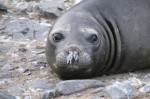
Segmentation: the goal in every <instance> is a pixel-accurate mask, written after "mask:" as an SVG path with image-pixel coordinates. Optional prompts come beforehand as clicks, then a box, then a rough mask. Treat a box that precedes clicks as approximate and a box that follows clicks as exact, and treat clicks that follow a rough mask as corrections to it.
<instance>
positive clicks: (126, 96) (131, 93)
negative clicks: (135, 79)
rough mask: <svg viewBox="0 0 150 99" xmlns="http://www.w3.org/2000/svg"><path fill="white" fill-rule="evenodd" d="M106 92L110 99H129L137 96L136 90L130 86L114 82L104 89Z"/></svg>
mask: <svg viewBox="0 0 150 99" xmlns="http://www.w3.org/2000/svg"><path fill="white" fill-rule="evenodd" d="M106 91H107V92H108V94H109V95H110V97H111V98H112V99H131V98H134V97H136V96H137V95H138V93H137V90H136V89H135V88H134V87H132V86H131V85H130V84H127V83H122V82H115V83H114V84H113V85H110V86H108V87H106Z"/></svg>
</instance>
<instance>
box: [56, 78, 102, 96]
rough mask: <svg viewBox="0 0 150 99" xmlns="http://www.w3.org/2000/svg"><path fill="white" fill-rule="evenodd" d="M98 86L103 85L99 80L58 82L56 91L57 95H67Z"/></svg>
mask: <svg viewBox="0 0 150 99" xmlns="http://www.w3.org/2000/svg"><path fill="white" fill-rule="evenodd" d="M100 86H104V84H103V83H102V82H101V81H99V80H67V81H61V82H59V83H58V84H57V90H58V93H59V94H63V95H67V94H72V93H75V92H79V91H83V90H85V89H88V88H94V87H100Z"/></svg>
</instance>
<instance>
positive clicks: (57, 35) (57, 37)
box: [52, 33, 63, 42]
mask: <svg viewBox="0 0 150 99" xmlns="http://www.w3.org/2000/svg"><path fill="white" fill-rule="evenodd" d="M52 38H53V40H54V41H55V42H59V41H60V40H62V39H63V35H62V34H61V33H55V34H53V35H52Z"/></svg>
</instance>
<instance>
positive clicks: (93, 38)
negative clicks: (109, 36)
mask: <svg viewBox="0 0 150 99" xmlns="http://www.w3.org/2000/svg"><path fill="white" fill-rule="evenodd" d="M97 40H98V37H97V35H96V34H92V35H91V36H90V37H89V41H90V42H91V43H95V42H96V41H97Z"/></svg>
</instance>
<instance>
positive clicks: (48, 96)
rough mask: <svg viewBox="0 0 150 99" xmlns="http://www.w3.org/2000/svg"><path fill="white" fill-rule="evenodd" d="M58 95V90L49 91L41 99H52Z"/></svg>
mask: <svg viewBox="0 0 150 99" xmlns="http://www.w3.org/2000/svg"><path fill="white" fill-rule="evenodd" d="M56 94H57V91H56V89H52V90H48V91H45V92H44V93H43V94H42V98H41V99H51V98H54V97H56Z"/></svg>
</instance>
